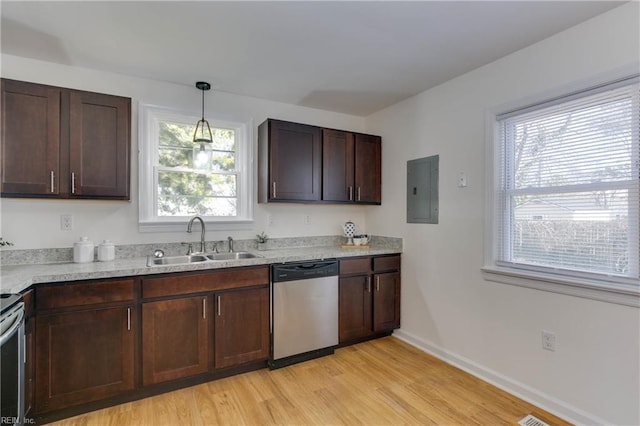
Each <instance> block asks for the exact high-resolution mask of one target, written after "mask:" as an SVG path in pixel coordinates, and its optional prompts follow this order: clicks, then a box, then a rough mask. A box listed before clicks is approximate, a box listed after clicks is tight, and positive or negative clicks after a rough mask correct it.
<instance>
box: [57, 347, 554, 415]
mask: <svg viewBox="0 0 640 426" xmlns="http://www.w3.org/2000/svg"><path fill="white" fill-rule="evenodd" d="M527 414H533V415H535V416H536V417H538V418H539V419H541V420H543V421H545V422H546V423H548V424H550V425H565V424H567V423H566V422H564V421H562V420H560V419H558V418H557V417H554V416H552V415H550V414H548V413H546V412H544V411H542V410H540V409H538V408H536V407H534V406H532V405H531V404H528V403H526V402H524V401H522V400H519V399H517V398H515V397H513V396H511V395H509V394H507V393H505V392H503V391H501V390H499V389H497V388H496V387H494V386H492V385H489V384H487V383H485V382H483V381H481V380H478V379H476V378H474V377H473V376H471V375H469V374H467V373H464V372H463V371H461V370H458V369H456V368H454V367H451V366H449V365H447V364H445V363H444V362H442V361H440V360H438V359H436V358H433V357H431V356H430V355H427V354H425V353H423V352H422V351H420V350H418V349H416V348H413V347H412V346H410V345H408V344H406V343H404V342H402V341H400V340H398V339H396V338H394V337H386V338H382V339H377V340H374V341H370V342H366V343H361V344H357V345H354V346H350V347H346V348H342V349H338V350H337V351H336V353H335V354H334V355H330V356H326V357H323V358H319V359H315V360H312V361H307V362H304V363H300V364H296V365H292V366H289V367H285V368H281V369H278V370H271V371H270V370H268V369H263V370H259V371H254V372H250V373H246V374H241V375H238V376H234V377H229V378H225V379H221V380H216V381H213V382H209V383H205V384H202V385H198V386H194V387H191V388H187V389H182V390H178V391H175V392H171V393H167V394H163V395H159V396H155V397H151V398H147V399H144V400H140V401H135V402H131V403H126V404H122V405H119V406H116V407H112V408H107V409H104V410H99V411H95V412H92V413H88V414H84V415H81V416H78V417H74V418H71V419H66V420H63V421H61V422H57V423H55V425H57V426H61V425H92V426H93V425H400V424H407V425H517V422H518V420H520V419H521V418H523V417H525V416H526V415H527Z"/></svg>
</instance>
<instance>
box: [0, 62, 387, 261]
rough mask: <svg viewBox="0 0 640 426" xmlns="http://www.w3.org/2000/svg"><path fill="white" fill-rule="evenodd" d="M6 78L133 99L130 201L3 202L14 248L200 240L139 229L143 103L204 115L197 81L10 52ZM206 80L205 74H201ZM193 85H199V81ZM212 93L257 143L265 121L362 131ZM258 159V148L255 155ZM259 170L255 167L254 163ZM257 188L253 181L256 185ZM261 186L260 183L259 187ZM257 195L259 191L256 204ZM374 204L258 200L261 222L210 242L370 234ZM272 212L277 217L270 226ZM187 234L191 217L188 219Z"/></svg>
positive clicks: (327, 115) (352, 124)
mask: <svg viewBox="0 0 640 426" xmlns="http://www.w3.org/2000/svg"><path fill="white" fill-rule="evenodd" d="M1 69H2V77H5V78H12V79H17V80H25V81H33V82H37V83H43V84H50V85H55V86H62V87H70V88H75V89H81V90H89V91H94V92H101V93H108V94H113V95H120V96H127V97H131V98H132V157H131V158H132V168H131V175H132V176H131V201H130V202H122V201H83V200H60V201H56V200H40V199H31V200H27V199H10V198H3V199H1V200H0V202H1V203H2V204H1V209H0V215H1V225H0V235H1V236H2V237H3V238H4V239H5V240H8V241H11V242H13V243H14V244H15V245H14V247H12V248H13V249H31V248H58V247H71V246H72V245H73V242H74V241H76V240H77V239H78V238H79V237H80V236H81V235H86V236H88V237H89V238H90V239H92V240H93V241H94V242H96V243H97V242H99V241H101V240H102V239H104V238H109V239H111V240H112V241H113V242H114V243H115V244H137V243H153V242H181V241H191V240H193V239H197V237H194V236H188V235H187V234H186V232H184V233H183V232H173V233H146V232H145V233H140V232H138V222H137V221H138V177H137V173H138V163H137V151H138V123H137V117H138V106H139V104H140V103H146V104H152V105H158V106H165V107H171V108H178V109H184V110H194V111H195V113H196V115H197V114H199V113H200V92H199V91H198V90H197V89H196V88H195V86H193V85H191V84H188V85H187V84H185V85H177V84H170V83H166V82H160V81H152V80H144V79H139V78H133V77H128V76H124V75H119V74H111V73H104V72H98V71H95V70H89V69H85V68H78V67H70V66H65V65H59V64H54V63H48V62H41V61H35V60H31V59H27V58H21V57H16V56H11V55H2V63H1ZM203 79H206V75H203ZM194 84H195V83H194ZM212 84H213V85H214V88H213V89H214V90H213V92H209V94H208V95H207V96H208V98H207V105H206V113H207V115H212V116H213V115H215V114H217V113H218V114H220V115H221V116H224V117H229V118H238V119H242V120H252V121H253V144H254V148H255V146H256V145H257V130H256V128H257V126H258V125H259V124H260V123H262V121H264V120H265V119H266V118H278V119H283V120H289V121H295V122H301V123H308V124H314V125H319V126H326V127H331V128H337V129H345V130H353V131H363V126H364V120H363V119H362V118H361V117H356V116H350V115H346V114H338V113H332V112H327V111H321V110H316V109H311V108H303V107H297V106H295V105H288V104H283V103H278V102H271V101H266V100H262V99H257V98H251V97H246V96H238V95H232V94H228V93H221V92H216V91H215V82H213V81H212ZM254 161H257V153H256V154H255V155H254ZM254 169H255V166H254ZM254 186H255V185H254ZM255 187H256V188H257V186H255ZM255 200H257V197H256V196H255V194H254V202H255ZM375 208H376V207H370V206H346V207H345V206H337V205H330V206H325V205H322V206H316V205H298V204H278V205H271V204H269V205H264V204H257V203H256V204H255V207H254V216H255V223H254V225H252V226H249V227H246V228H245V229H243V230H235V229H234V230H225V229H222V230H217V231H213V230H210V229H212V227H208V231H207V240H223V239H226V237H227V235H231V236H233V237H234V238H236V239H244V238H253V237H254V236H255V234H256V233H259V232H261V231H265V232H266V233H267V234H268V235H269V236H271V237H291V236H315V235H337V234H340V233H341V232H342V231H341V229H342V228H341V225H342V224H343V223H344V222H345V221H347V220H353V221H354V222H355V223H356V224H357V225H359V227H360V229H361V230H362V231H368V230H367V229H366V223H365V213H366V211H368V210H371V209H375ZM69 213H70V214H73V220H74V229H73V230H72V231H61V230H60V215H61V214H69ZM269 215H271V216H272V218H273V224H272V225H270V224H269V221H268V218H269ZM305 215H311V223H310V224H305V220H304V218H305ZM185 231H186V222H185Z"/></svg>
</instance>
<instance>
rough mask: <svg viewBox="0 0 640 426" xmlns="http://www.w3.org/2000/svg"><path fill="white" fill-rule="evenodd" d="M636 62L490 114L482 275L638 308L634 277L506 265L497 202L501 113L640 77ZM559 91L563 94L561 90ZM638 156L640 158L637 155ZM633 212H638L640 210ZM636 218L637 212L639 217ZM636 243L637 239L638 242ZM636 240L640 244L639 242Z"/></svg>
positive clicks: (638, 287)
mask: <svg viewBox="0 0 640 426" xmlns="http://www.w3.org/2000/svg"><path fill="white" fill-rule="evenodd" d="M637 70H638V67H637V66H635V67H626V68H624V69H622V70H617V71H616V72H613V73H609V74H608V75H606V76H600V77H598V78H596V79H593V80H590V81H586V82H580V83H576V84H573V85H570V86H566V87H564V88H561V89H560V90H555V91H553V92H548V93H544V94H540V95H538V96H535V97H531V98H527V99H523V100H520V101H516V102H512V103H509V104H506V105H502V106H499V107H496V108H492V109H490V110H489V111H487V113H486V125H485V129H486V135H485V153H486V158H485V165H486V177H485V201H486V204H485V249H484V253H485V254H484V267H483V268H482V272H483V277H484V279H485V280H487V281H492V282H498V283H503V284H510V285H516V286H521V287H527V288H533V289H537V290H543V291H550V292H555V293H561V294H566V295H571V296H578V297H584V298H589V299H594V300H600V301H606V302H610V303H617V304H621V305H627V306H634V307H640V280H639V279H636V278H621V277H606V276H601V277H596V276H595V274H583V273H580V272H575V273H572V272H569V273H567V271H565V270H557V271H550V268H540V269H539V268H536V267H523V266H522V265H505V264H504V263H501V262H499V261H498V260H497V259H498V250H499V241H498V238H500V237H499V235H500V233H499V230H500V226H501V224H500V220H501V219H500V218H501V214H499V212H500V210H499V209H500V208H502V207H501V206H499V205H497V204H498V202H499V201H498V200H499V197H498V195H497V192H498V191H500V171H501V170H500V167H501V165H500V159H499V158H497V157H498V156H499V152H500V150H499V148H500V146H499V144H500V143H501V140H500V131H499V124H498V121H497V118H498V116H500V115H502V114H504V113H507V112H509V111H517V110H524V109H526V108H535V105H538V104H543V103H547V102H549V101H551V100H559V101H560V102H562V101H563V100H565V99H567V100H568V99H569V98H570V96H582V95H581V93H584V92H586V91H588V90H590V89H594V88H597V87H599V86H603V85H608V84H610V83H611V82H615V81H622V80H628V79H635V80H636V81H637V80H638V79H639V78H640V77H639V74H638V73H637ZM559 93H561V94H562V95H561V96H558V94H559ZM636 161H637V159H636ZM635 214H636V215H637V214H639V213H638V210H636V211H635ZM635 220H637V217H636V218H635ZM636 243H637V241H636ZM636 245H637V244H636Z"/></svg>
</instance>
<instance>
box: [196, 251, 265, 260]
mask: <svg viewBox="0 0 640 426" xmlns="http://www.w3.org/2000/svg"><path fill="white" fill-rule="evenodd" d="M207 257H208V258H209V259H211V260H235V259H253V258H254V257H262V256H258V255H257V254H253V253H249V252H248V251H236V252H233V253H211V254H208V255H207Z"/></svg>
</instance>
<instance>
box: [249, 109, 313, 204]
mask: <svg viewBox="0 0 640 426" xmlns="http://www.w3.org/2000/svg"><path fill="white" fill-rule="evenodd" d="M258 135H259V136H258V152H259V157H260V159H259V165H258V175H259V189H258V200H259V202H261V203H265V202H271V201H293V202H295V201H302V202H309V201H320V199H321V189H322V181H321V174H322V129H320V128H319V127H315V126H308V125H305V124H298V123H290V122H288V121H280V120H271V119H269V120H267V121H265V122H264V123H262V124H261V125H260V126H259V127H258Z"/></svg>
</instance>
